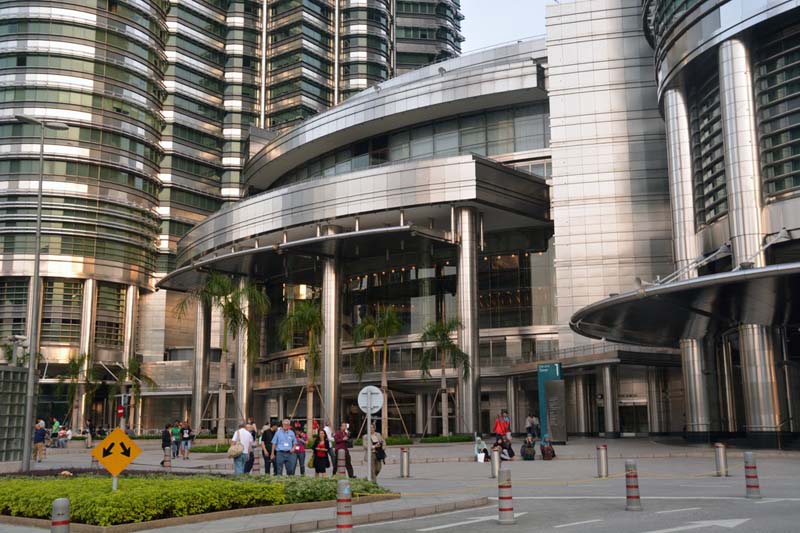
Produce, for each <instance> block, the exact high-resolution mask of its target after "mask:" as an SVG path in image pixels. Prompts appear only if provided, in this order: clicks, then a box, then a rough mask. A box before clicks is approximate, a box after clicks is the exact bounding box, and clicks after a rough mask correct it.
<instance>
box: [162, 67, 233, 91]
mask: <svg viewBox="0 0 800 533" xmlns="http://www.w3.org/2000/svg"><path fill="white" fill-rule="evenodd" d="M171 75H174V76H175V77H176V78H178V79H179V80H181V81H183V82H189V83H191V84H192V85H196V86H197V87H200V88H201V89H203V90H205V91H209V92H212V93H215V94H217V95H221V94H222V93H224V92H225V80H223V79H221V78H217V77H215V76H210V75H208V74H204V73H201V72H197V71H194V70H191V69H189V68H186V67H185V66H183V65H180V64H175V65H170V67H169V68H168V69H167V73H166V77H167V78H169V77H170V76H171Z"/></svg>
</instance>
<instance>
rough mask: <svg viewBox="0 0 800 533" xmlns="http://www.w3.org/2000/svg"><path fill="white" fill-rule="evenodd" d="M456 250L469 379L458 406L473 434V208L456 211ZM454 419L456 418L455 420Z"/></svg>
mask: <svg viewBox="0 0 800 533" xmlns="http://www.w3.org/2000/svg"><path fill="white" fill-rule="evenodd" d="M456 215H457V219H458V233H459V236H460V240H461V241H460V246H459V249H458V286H457V289H456V297H457V306H458V320H459V322H460V324H461V327H460V328H459V332H458V347H459V348H460V349H461V350H462V351H464V352H465V353H466V354H467V355H469V362H470V369H469V376H467V378H466V379H464V380H463V382H464V386H463V387H461V398H460V400H461V401H460V404H461V409H462V416H461V419H462V420H463V427H462V428H461V431H462V432H464V433H473V432H474V431H475V429H476V428H477V427H478V419H479V416H480V413H479V412H478V407H479V405H480V403H479V393H480V385H479V383H480V366H479V359H478V342H479V341H478V249H477V245H478V239H477V216H476V213H475V208H473V207H459V208H458V209H457V210H456ZM457 418H458V417H457Z"/></svg>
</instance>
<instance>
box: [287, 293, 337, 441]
mask: <svg viewBox="0 0 800 533" xmlns="http://www.w3.org/2000/svg"><path fill="white" fill-rule="evenodd" d="M322 329H323V325H322V309H321V307H320V304H319V302H318V301H317V300H300V301H298V302H296V303H295V305H294V306H293V307H292V309H291V310H289V312H288V313H287V314H286V316H285V317H284V318H283V320H282V321H281V323H280V326H279V327H278V336H279V338H280V341H281V343H283V344H284V345H286V346H287V347H288V348H291V347H292V345H293V342H294V334H295V332H303V333H305V334H306V338H307V340H308V351H307V352H306V378H307V384H306V418H307V424H308V428H309V429H310V428H311V424H312V423H313V420H314V387H315V385H314V384H315V383H316V381H317V372H318V371H319V342H320V339H321V337H322ZM328 407H329V408H330V409H335V406H333V405H330V406H328ZM324 408H325V406H323V409H324ZM327 416H328V417H329V418H330V419H331V421H333V413H328V414H327Z"/></svg>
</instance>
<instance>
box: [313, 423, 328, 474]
mask: <svg viewBox="0 0 800 533" xmlns="http://www.w3.org/2000/svg"><path fill="white" fill-rule="evenodd" d="M311 449H312V450H313V452H312V453H313V454H314V477H325V475H326V473H327V471H328V468H330V467H331V460H330V453H329V452H330V450H331V444H330V442H329V441H328V436H327V435H326V434H325V431H324V430H319V431H317V438H316V439H315V440H314V442H313V443H312V445H311Z"/></svg>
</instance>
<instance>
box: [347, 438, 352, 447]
mask: <svg viewBox="0 0 800 533" xmlns="http://www.w3.org/2000/svg"><path fill="white" fill-rule="evenodd" d="M347 447H348V448H352V447H353V437H350V438H349V439H347Z"/></svg>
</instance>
